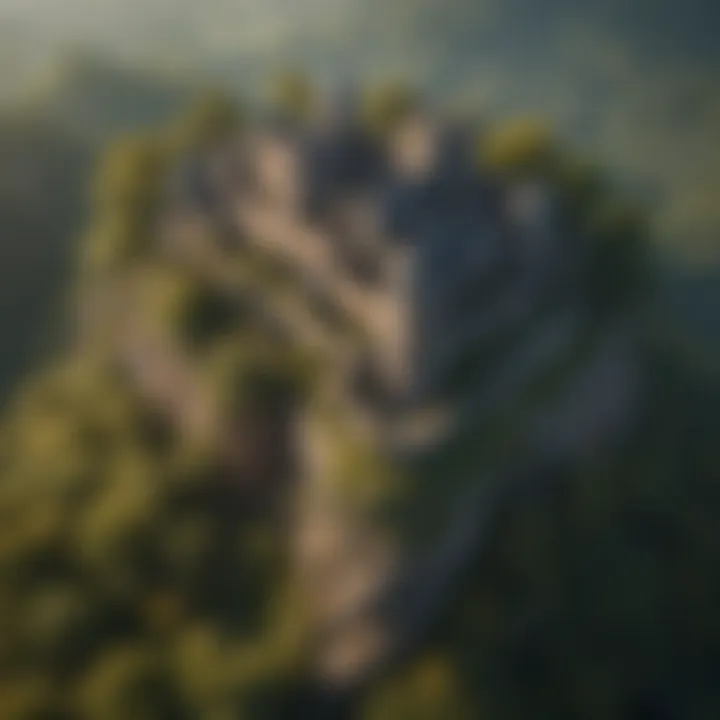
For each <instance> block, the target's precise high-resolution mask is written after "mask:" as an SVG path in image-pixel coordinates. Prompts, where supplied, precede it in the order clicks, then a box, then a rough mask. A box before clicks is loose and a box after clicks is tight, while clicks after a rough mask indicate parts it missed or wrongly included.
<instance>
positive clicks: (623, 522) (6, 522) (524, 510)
mask: <svg viewBox="0 0 720 720" xmlns="http://www.w3.org/2000/svg"><path fill="white" fill-rule="evenodd" d="M399 105H402V103H398V102H397V101H396V100H395V99H393V96H392V93H391V94H390V95H389V100H388V107H389V111H388V112H390V111H392V112H394V111H395V108H396V107H398V106H399ZM230 117H232V113H231V112H229V108H228V106H227V105H226V104H225V103H224V102H218V101H217V100H215V99H214V100H212V101H211V102H210V104H208V105H206V106H205V109H204V110H203V109H201V110H199V111H198V112H197V113H196V114H194V115H193V116H192V118H194V119H193V120H191V121H188V122H186V123H180V124H179V125H178V126H177V127H176V128H174V129H171V131H169V132H168V133H167V134H163V133H160V134H150V135H141V136H138V137H136V138H134V139H132V140H129V141H123V143H122V144H120V145H118V146H117V147H115V148H114V149H112V150H111V151H110V153H109V155H108V158H107V161H106V163H105V164H104V165H103V168H102V170H101V172H100V174H99V180H98V184H97V188H96V189H97V198H96V206H95V207H96V216H95V217H94V218H93V223H92V227H91V231H90V233H89V234H88V237H87V238H86V247H85V250H86V251H87V252H88V257H90V258H92V260H91V261H89V262H88V263H87V265H86V266H84V267H83V272H85V273H88V274H89V275H91V276H92V275H94V274H97V273H102V277H103V278H107V277H110V276H112V277H115V278H118V277H119V278H124V277H125V274H126V273H128V272H130V270H133V269H134V270H137V269H138V268H144V269H145V270H146V271H147V274H146V275H144V276H143V277H144V278H145V279H146V280H147V281H148V284H149V287H150V289H151V293H150V294H149V295H147V296H143V297H144V298H145V300H146V301H147V304H146V305H144V306H143V313H142V315H143V318H145V319H146V320H147V322H148V323H150V324H151V325H155V326H158V327H160V329H161V330H162V331H163V339H164V340H166V341H167V346H168V347H170V348H172V350H173V352H175V353H177V354H178V355H180V356H182V357H183V359H184V360H185V361H187V362H188V363H190V364H191V366H192V368H193V370H194V376H195V377H198V378H201V379H202V382H203V383H204V385H203V387H206V388H209V389H210V390H209V392H211V393H214V396H215V398H216V399H220V400H221V402H218V403H217V405H218V407H219V412H220V413H221V423H220V425H221V426H222V427H226V428H230V429H231V432H233V433H235V434H234V435H231V436H230V437H229V438H227V437H223V438H222V441H221V442H210V443H207V442H205V441H206V440H207V438H201V440H202V441H198V442H192V441H190V440H189V439H188V437H187V436H185V435H183V434H182V433H181V430H179V429H178V426H177V424H173V422H172V420H173V418H170V419H169V418H168V417H167V414H165V413H164V412H163V409H162V408H160V407H154V406H153V405H152V403H148V402H147V401H146V399H144V398H141V397H140V396H139V394H138V392H137V388H136V387H134V385H133V383H132V382H130V379H129V378H128V375H127V373H126V372H123V371H122V370H121V368H120V367H118V365H117V363H115V362H111V361H110V357H109V355H108V354H106V353H105V349H104V348H94V347H85V348H83V349H82V351H80V350H78V351H77V352H76V353H75V354H74V355H72V356H70V357H68V358H66V359H65V360H62V361H60V362H58V364H57V366H56V367H54V368H50V369H49V370H47V371H45V372H44V373H42V374H40V375H38V376H37V377H35V378H33V379H32V380H31V381H30V382H29V383H28V384H27V385H26V386H25V387H23V389H22V390H21V392H20V393H19V394H18V396H17V398H16V400H15V403H14V405H13V408H12V411H11V413H10V414H9V416H8V418H7V420H6V422H5V424H4V426H3V434H2V443H1V445H0V473H1V476H2V479H1V482H0V610H1V612H0V717H3V718H9V719H10V720H15V719H16V718H17V720H23V719H25V718H27V719H28V720H30V719H35V718H37V719H39V718H88V720H95V719H96V718H108V719H110V720H112V719H113V718H117V719H118V720H120V719H121V718H122V719H123V720H124V719H125V718H138V719H142V718H148V720H150V719H153V720H154V719H155V718H168V719H174V718H179V719H183V718H188V720H191V719H194V718H209V719H211V720H214V719H215V718H217V719H218V720H220V718H235V717H247V718H250V719H251V720H255V719H258V720H260V719H262V718H275V719H277V718H288V717H289V718H296V717H297V718H302V717H315V716H316V715H315V714H314V713H315V712H316V711H315V710H314V709H313V710H309V711H308V710H306V708H307V707H313V706H312V705H311V701H310V697H311V693H310V691H309V688H310V686H311V683H310V680H309V678H308V677H307V671H308V669H309V665H308V657H309V656H308V654H307V651H308V644H307V643H308V640H309V638H308V637H307V636H306V632H307V626H306V622H305V621H306V619H307V615H306V613H305V612H304V610H305V608H303V604H302V600H301V597H300V594H299V592H298V589H297V587H296V585H295V583H294V577H293V573H292V571H291V564H290V559H289V558H288V556H287V549H288V547H287V538H286V537H285V528H286V525H285V523H284V522H283V521H282V517H283V515H282V514H283V512H285V511H286V509H287V508H286V504H285V502H286V501H287V499H288V496H287V495H286V493H285V492H284V491H283V492H280V493H279V494H278V496H277V497H275V498H274V500H275V502H264V500H265V499H266V498H263V502H256V501H252V500H255V499H256V497H254V496H252V495H250V494H249V493H248V492H247V487H245V486H244V485H243V474H244V473H246V474H251V473H249V471H247V468H248V467H251V466H254V464H257V463H260V465H261V466H262V458H260V460H258V453H257V447H258V444H259V443H260V442H261V440H262V437H263V435H262V428H261V425H262V422H263V421H264V420H266V418H261V417H260V416H259V414H258V412H257V411H258V408H260V407H263V408H267V407H269V406H270V405H273V406H274V405H278V406H285V405H286V404H287V403H288V402H295V401H296V400H297V398H298V391H299V390H301V389H302V388H303V387H305V386H306V385H307V378H308V376H313V375H316V373H313V372H312V368H310V369H308V368H309V367H310V366H309V365H308V364H307V363H306V358H304V357H300V356H298V355H297V354H295V353H290V352H288V351H287V349H286V347H285V345H284V344H282V343H281V342H280V341H279V340H276V339H275V338H271V337H269V335H268V334H266V333H263V332H262V328H258V327H257V326H256V325H253V324H252V323H249V322H246V315H245V314H244V312H243V307H242V305H241V304H240V303H239V302H238V301H237V300H236V299H233V298H229V297H228V296H227V295H224V294H223V293H221V292H218V291H217V289H216V288H213V287H210V286H209V284H208V281H207V279H206V278H205V279H204V278H202V276H201V275H200V274H193V273H192V272H188V270H187V269H185V270H182V271H181V270H179V269H178V268H176V267H174V266H171V265H169V264H168V265H164V264H163V263H162V261H161V256H160V254H159V252H158V249H157V246H156V244H155V243H154V242H153V239H154V234H153V230H154V225H153V220H154V219H155V218H156V216H157V210H158V204H159V203H160V201H161V197H162V193H161V192H160V189H161V186H162V181H163V179H164V178H165V176H166V170H167V168H168V167H170V166H171V165H172V162H173V160H174V159H176V157H175V156H174V155H173V153H177V152H178V148H181V149H182V148H185V149H186V148H188V147H190V148H196V147H197V146H198V144H197V143H198V140H199V139H200V140H202V141H203V142H201V143H200V144H201V145H203V144H204V141H205V139H207V137H208V133H209V134H210V135H212V134H214V133H215V132H225V130H226V129H227V127H228V118H230ZM178 128H179V129H178ZM183 133H188V134H187V135H183ZM179 137H180V138H181V140H178V138H179ZM485 137H486V140H485V144H484V145H483V147H482V148H480V154H481V157H482V158H483V162H486V163H488V164H490V165H492V166H493V167H494V168H495V171H496V172H503V173H507V174H508V175H509V176H513V177H515V176H517V175H518V174H519V175H520V176H527V175H530V176H532V177H541V178H544V179H546V180H548V181H551V182H552V183H553V184H554V185H555V186H556V187H557V188H558V189H559V191H560V195H561V196H562V198H563V201H564V202H566V203H567V204H568V205H569V206H571V207H572V209H573V212H574V213H575V215H574V217H575V221H576V222H577V224H578V227H579V228H582V230H583V232H585V233H587V234H588V237H589V238H590V239H591V240H594V244H593V243H591V247H593V252H592V253H591V255H590V257H589V259H588V261H587V266H588V267H587V269H588V272H589V274H588V279H589V280H588V286H589V291H588V293H587V297H589V298H591V299H592V300H593V302H596V303H597V305H596V307H595V308H594V309H595V310H596V311H597V317H599V318H605V317H607V316H608V315H614V314H618V313H621V312H627V311H628V309H629V308H630V307H632V306H633V304H634V303H635V301H636V299H637V293H638V290H637V289H638V287H639V286H640V283H641V282H642V280H643V278H642V274H641V273H640V270H641V267H642V263H640V262H639V258H640V256H641V250H642V242H643V230H642V228H641V227H638V226H636V225H635V224H634V223H633V222H630V221H629V220H628V218H627V216H626V214H625V212H624V211H621V209H619V210H616V208H615V202H614V201H613V200H611V199H609V198H608V196H607V194H606V192H605V191H604V189H603V183H602V182H601V181H600V179H599V178H598V177H597V175H596V174H594V173H592V172H588V171H586V170H585V169H584V168H583V167H581V166H579V165H577V164H572V163H570V162H569V161H568V160H567V158H564V157H562V156H561V155H560V153H558V152H557V150H556V148H554V146H553V145H552V143H551V142H550V141H549V139H548V138H547V136H546V134H545V133H544V131H541V130H539V129H538V128H536V127H535V126H532V125H524V126H518V127H514V128H512V130H511V131H507V130H506V131H502V132H500V133H498V134H492V133H491V134H488V135H487V136H485ZM591 271H592V272H591ZM593 272H594V274H593ZM640 295H642V293H640ZM645 363H646V369H647V382H648V385H647V388H646V391H647V392H646V394H647V398H648V404H647V407H646V408H645V410H644V413H643V416H642V422H641V423H640V424H639V427H638V430H637V431H636V433H635V434H634V435H632V436H629V437H628V438H627V439H626V442H625V444H624V446H623V447H620V448H617V451H616V452H615V453H608V454H606V455H603V456H602V457H594V456H589V457H585V458H583V459H582V461H581V462H579V463H578V464H577V465H576V466H573V467H565V468H561V469H559V478H560V480H561V482H559V483H558V484H557V485H554V486H552V487H549V488H546V489H545V491H544V492H542V493H539V494H532V493H531V494H529V495H528V496H527V497H525V496H524V495H516V496H514V497H513V498H512V502H511V503H509V504H508V505H507V507H504V508H503V509H502V513H501V514H500V515H499V517H498V518H497V523H496V528H495V531H494V533H493V536H492V538H491V542H490V544H489V547H488V548H487V552H485V553H483V554H482V555H480V556H478V557H477V558H476V560H475V561H474V562H473V568H472V572H469V573H468V574H467V575H466V576H465V577H464V578H463V580H462V583H461V585H460V586H458V587H457V588H456V592H455V593H454V594H453V596H452V597H449V598H448V602H447V604H446V607H445V609H444V613H443V616H442V617H441V618H440V620H439V622H438V624H437V626H436V627H434V628H433V631H432V634H431V637H430V638H429V639H428V642H427V643H425V644H423V646H422V647H418V648H417V649H416V653H415V654H414V655H413V656H412V657H411V658H410V659H409V661H407V662H405V663H403V665H402V666H401V667H398V668H393V669H392V671H391V672H389V673H388V674H387V676H386V677H384V678H382V679H381V681H380V682H379V684H378V685H377V686H374V687H371V688H368V689H367V696H366V697H364V698H362V699H361V700H359V701H358V702H357V704H356V707H355V710H356V711H357V714H358V715H359V716H361V717H365V718H367V719H368V720H402V719H403V718H408V720H418V719H422V718H427V720H445V719H446V718H447V719H449V718H458V719H462V718H468V720H472V719H475V718H481V717H488V718H493V719H499V720H502V719H503V718H525V717H527V718H531V717H532V718H537V717H540V718H564V717H568V718H574V717H589V718H602V719H605V718H608V719H610V718H627V719H628V720H646V719H648V718H686V717H690V718H695V717H698V718H706V717H707V718H708V719H710V718H714V717H716V716H717V713H718V711H719V710H720V707H719V705H718V703H720V698H719V695H718V692H717V688H716V687H714V683H713V680H714V674H715V671H716V670H717V665H718V662H719V660H720V658H719V656H718V647H720V634H719V626H718V621H717V616H716V615H717V614H716V606H717V601H718V599H720V598H719V595H718V593H719V592H720V579H718V577H717V570H716V568H717V567H718V558H717V548H718V547H720V542H718V540H719V539H718V537H717V529H716V514H717V513H716V510H717V506H718V500H720V498H719V497H718V491H717V488H716V486H715V481H716V479H717V477H718V471H720V463H719V460H720V458H719V457H718V454H717V449H716V448H715V446H714V445H713V440H714V438H715V437H716V436H717V430H718V428H717V426H713V425H712V422H711V421H712V420H713V418H712V417H711V415H710V413H709V412H708V411H707V408H710V407H712V404H713V397H712V396H711V395H710V394H709V389H708V388H709V387H710V386H709V384H706V383H705V379H704V378H701V377H700V376H699V375H698V374H697V373H694V372H691V371H690V370H689V369H687V368H686V367H684V366H683V364H682V362H681V360H680V359H678V358H676V357H673V356H672V355H671V354H669V353H668V351H667V349H664V350H663V353H661V352H660V351H659V350H658V349H657V348H656V347H655V346H653V347H648V349H647V357H646V359H645ZM480 368H481V366H480V365H478V366H473V367H471V368H470V372H473V371H474V372H479V371H480ZM176 389H177V393H176V394H177V395H182V391H183V389H184V388H183V387H182V383H181V384H180V385H179V386H178V388H176ZM334 429H335V431H336V433H337V443H338V444H339V445H340V444H342V450H343V451H345V452H343V453H341V454H340V455H341V457H339V459H338V462H339V463H340V465H339V466H338V467H337V469H336V472H337V473H338V476H342V477H343V479H347V483H348V492H349V493H350V494H351V495H352V494H354V497H355V499H356V500H355V501H356V502H358V503H365V502H367V503H368V504H372V503H376V502H379V501H378V499H377V498H378V496H380V497H381V499H382V501H385V498H384V497H383V496H384V495H385V494H386V493H387V490H388V488H387V487H383V485H388V486H389V485H390V484H391V483H397V477H396V476H395V475H393V472H392V471H393V469H392V468H388V467H387V466H386V465H383V464H381V461H380V459H378V458H376V457H375V456H374V455H373V454H372V451H371V450H370V449H368V448H366V447H364V446H363V445H362V443H358V442H354V439H353V438H352V437H344V436H343V435H342V430H343V427H342V424H341V423H337V425H334ZM489 439H490V440H494V439H495V436H489ZM215 440H218V438H215ZM226 440H229V444H230V445H231V446H232V449H233V450H236V449H237V448H240V450H241V452H240V455H241V456H242V454H243V453H247V456H248V457H247V458H245V457H240V458H238V457H236V456H235V454H233V457H232V458H228V456H227V455H228V453H227V452H226V451H227V447H226V443H225V441H226ZM482 440H484V441H485V443H486V444H487V442H488V438H482V439H480V438H478V439H477V442H476V445H478V446H482V447H485V446H484V445H483V442H482ZM271 450H272V451H277V448H276V447H273V448H271ZM472 457H474V458H475V457H476V456H472ZM248 458H249V459H248ZM476 459H477V458H476ZM229 463H238V464H237V465H230V464H229ZM238 468H239V469H238ZM444 470H445V473H447V470H448V467H447V466H446V467H445V468H444ZM368 478H371V479H372V480H374V481H375V482H366V480H367V479H368ZM400 490H401V492H400V493H395V494H394V496H393V498H392V503H393V504H394V508H395V509H396V510H398V503H399V504H400V506H401V507H400V508H399V511H400V514H402V505H403V503H405V508H406V509H407V508H415V507H417V506H416V505H414V502H415V500H416V497H414V496H413V493H416V494H417V495H419V494H421V492H422V490H421V489H419V488H417V487H413V485H412V483H405V484H403V485H402V486H401V487H400ZM454 490H455V488H454V487H453V486H452V484H451V483H445V484H444V485H443V487H442V491H443V492H444V493H446V494H447V493H452V492H453V491H454ZM398 495H399V497H398ZM429 495H430V497H429V498H428V499H427V502H426V503H425V506H426V512H427V510H430V511H432V510H434V509H437V508H440V507H442V505H440V504H438V495H436V494H433V493H430V494H429ZM278 497H279V499H280V501H279V502H278V501H277V500H278ZM249 498H250V500H249ZM426 517H427V516H426ZM398 518H400V516H398ZM398 521H399V520H398Z"/></svg>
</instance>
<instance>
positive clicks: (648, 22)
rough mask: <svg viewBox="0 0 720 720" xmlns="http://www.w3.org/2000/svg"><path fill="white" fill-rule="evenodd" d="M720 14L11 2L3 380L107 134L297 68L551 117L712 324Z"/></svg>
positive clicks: (343, 4) (20, 354) (662, 8)
mask: <svg viewBox="0 0 720 720" xmlns="http://www.w3.org/2000/svg"><path fill="white" fill-rule="evenodd" d="M718 23H720V10H718V8H717V5H716V3H714V2H712V0H688V1H687V2H680V0H634V1H633V2H631V3H628V2H622V1H620V0H618V1H617V2H614V1H613V2H602V3H601V2H594V0H580V1H572V2H571V1H569V0H568V1H566V0H547V1H546V2H542V3H536V2H529V1H526V0H510V1H503V2H500V0H450V1H449V2H442V3H441V2H436V0H393V1H392V2H384V1H383V2H380V1H378V2H375V0H370V1H369V2H368V1H365V2H360V1H359V0H299V1H295V2H290V1H289V0H288V1H285V0H272V2H255V1H254V0H237V1H232V2H231V1H230V0H227V1H226V0H209V1H208V2H207V3H203V4H202V5H198V4H197V3H195V2H185V1H184V0H148V1H145V0H143V1H142V2H139V1H138V2H134V0H129V1H128V2H122V3H120V2H115V1H114V0H33V1H32V2H24V1H22V0H2V2H1V3H0V53H1V54H2V61H1V62H0V113H1V115H2V118H1V122H2V133H1V135H0V143H1V146H0V150H1V152H2V162H0V172H1V173H2V177H0V203H2V204H1V205H0V207H1V208H2V218H3V242H2V249H1V252H2V262H1V264H0V267H1V268H2V273H3V282H2V291H1V293H2V294H1V296H0V298H1V304H0V308H1V309H2V312H1V313H0V318H1V321H2V331H1V332H0V336H2V337H3V338H12V341H11V342H8V341H5V342H4V347H3V353H2V359H1V361H0V388H2V391H0V395H2V396H4V397H7V393H8V391H9V389H10V388H11V387H12V383H13V381H14V380H15V379H17V378H18V377H19V376H20V375H21V374H22V372H23V370H24V369H25V368H26V367H27V366H28V363H29V362H31V361H32V359H33V358H34V357H36V356H37V353H38V352H42V347H43V345H47V342H48V337H54V333H53V330H52V329H53V327H55V326H56V323H57V313H58V312H60V310H59V307H61V305H62V303H61V301H60V297H61V289H62V288H63V286H64V284H66V282H67V276H68V273H69V272H70V266H69V264H68V258H69V257H71V255H72V253H73V250H72V245H73V243H74V242H75V240H76V238H77V235H78V233H77V230H78V227H79V223H80V218H81V217H82V214H81V210H80V207H81V203H82V202H83V199H84V194H83V188H84V187H85V185H86V183H85V179H86V178H87V172H88V168H89V167H91V166H92V162H93V157H94V155H95V153H97V151H98V148H100V147H102V145H103V143H104V142H105V141H106V140H107V139H108V138H109V137H112V136H113V135H114V134H115V133H117V132H119V131H122V130H128V129H133V128H136V127H138V126H143V125H145V124H147V123H152V122H156V121H159V120H162V119H164V118H166V117H168V116H170V115H171V114H172V113H173V112H174V111H177V110H178V108H180V107H182V106H183V104H184V103H186V101H187V100H188V98H190V97H192V96H193V93H195V92H197V90H198V89H199V88H204V87H207V86H208V85H212V86H218V85H219V86H221V87H223V88H224V89H227V90H228V91H230V92H232V93H235V94H237V95H238V97H242V98H245V99H246V100H252V99H256V98H258V97H260V98H262V97H263V95H264V94H265V93H266V89H267V86H268V78H270V77H272V75H273V73H276V72H278V71H282V70H284V69H285V68H288V67H294V66H299V67H302V68H304V69H306V70H307V71H308V72H309V73H311V74H312V75H314V76H322V75H323V74H324V75H328V74H330V73H334V72H338V71H340V72H342V71H343V70H344V71H345V72H347V74H348V75H349V76H353V77H355V78H358V79H359V78H367V79H370V80H372V79H378V78H382V79H388V78H390V79H393V80H402V81H405V82H409V83H412V84H414V85H416V86H418V87H420V88H422V89H423V90H427V91H428V92H429V93H430V94H431V95H432V96H433V97H434V98H437V99H438V100H442V102H443V103H447V104H456V105H458V106H461V107H467V108H473V109H474V110H476V111H477V112H479V113H482V114H483V115H487V116H489V117H495V116H499V117H504V116H507V115H518V114H521V115H526V114H531V115H534V116H539V117H542V118H546V119H548V120H550V121H551V122H552V124H553V125H554V126H555V127H557V128H558V130H559V131H560V134H561V136H562V138H563V140H564V141H566V142H567V143H569V144H574V145H576V146H579V147H580V148H582V149H583V151H584V152H585V153H586V154H589V155H591V156H592V157H593V158H594V159H595V160H596V161H597V162H599V163H600V164H602V165H605V166H607V167H609V168H612V173H613V179H614V180H615V181H616V182H618V183H622V184H623V185H624V186H626V187H627V188H628V192H630V193H631V194H632V195H633V197H635V198H637V199H638V201H640V202H641V203H643V204H644V205H645V206H646V207H648V209H649V211H650V213H651V216H652V219H653V223H654V226H655V228H656V232H655V236H654V238H655V242H656V243H657V244H658V245H659V246H660V247H661V248H662V249H663V251H664V252H665V251H667V254H669V255H672V259H671V260H670V261H669V263H670V265H671V267H672V268H673V272H672V274H671V277H669V278H668V293H669V295H668V297H671V298H672V300H673V306H674V307H677V309H678V310H679V311H682V312H683V313H684V316H683V317H684V322H687V323H690V324H691V325H692V327H693V328H694V327H698V329H699V330H700V331H701V332H702V334H703V335H704V336H705V337H706V338H708V339H709V337H710V336H714V337H715V338H716V337H717V334H718V332H717V320H715V321H713V319H712V318H711V317H709V315H711V314H712V313H711V312H710V311H709V310H708V308H709V307H712V306H713V305H716V303H717V298H718V290H717V282H716V281H715V278H714V275H715V273H714V266H715V265H716V264H717V251H718V239H717V238H718V227H719V226H720V215H719V214H718V213H719V212H720V211H719V210H718V202H717V195H718V187H719V186H720V156H719V155H718V153H720V149H719V143H718V137H717V133H718V127H720V98H719V97H718V93H717V81H718V64H719V63H720V50H718V47H717V43H716V42H715V33H716V31H717V27H718ZM60 178H62V181H61V182H59V179H60ZM678 264H680V265H682V266H683V267H682V268H679V267H678ZM685 265H687V269H686V268H685ZM688 275H689V276H688ZM16 323H20V325H17V324H16ZM41 327H42V330H40V328H41Z"/></svg>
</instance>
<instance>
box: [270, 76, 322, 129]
mask: <svg viewBox="0 0 720 720" xmlns="http://www.w3.org/2000/svg"><path fill="white" fill-rule="evenodd" d="M272 94H273V101H274V105H275V107H276V108H277V109H278V110H279V111H280V112H281V113H282V114H283V115H285V116H287V117H288V118H291V119H294V120H301V121H302V120H307V119H308V118H309V117H310V116H311V115H312V114H313V113H314V112H315V111H316V110H317V105H318V98H317V92H316V90H315V88H314V87H313V85H312V83H311V82H310V79H309V78H308V77H307V76H306V75H304V74H303V73H301V72H298V71H295V70H289V71H286V72H283V73H281V74H280V75H279V76H278V77H277V79H276V81H275V83H274V86H273V93H272Z"/></svg>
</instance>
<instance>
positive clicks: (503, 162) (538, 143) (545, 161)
mask: <svg viewBox="0 0 720 720" xmlns="http://www.w3.org/2000/svg"><path fill="white" fill-rule="evenodd" d="M479 156H480V164H481V166H483V167H489V168H490V169H492V170H494V171H496V172H500V173H503V174H507V175H510V176H518V175H520V176H522V175H532V174H536V173H543V172H546V171H547V170H548V169H549V168H550V166H551V164H552V162H553V160H554V158H555V145H554V140H553V135H552V132H551V130H550V129H549V128H548V127H547V125H545V124H544V123H543V122H540V121H537V120H532V119H520V120H512V121H507V122H505V123H501V124H499V125H497V126H495V127H493V128H491V129H489V130H487V131H486V132H484V133H483V134H482V135H481V138H480V146H479Z"/></svg>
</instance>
